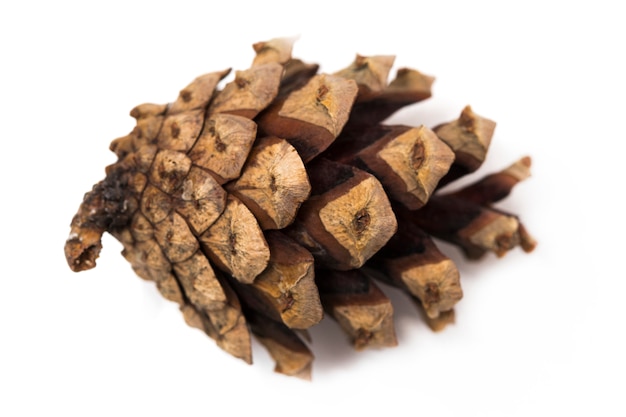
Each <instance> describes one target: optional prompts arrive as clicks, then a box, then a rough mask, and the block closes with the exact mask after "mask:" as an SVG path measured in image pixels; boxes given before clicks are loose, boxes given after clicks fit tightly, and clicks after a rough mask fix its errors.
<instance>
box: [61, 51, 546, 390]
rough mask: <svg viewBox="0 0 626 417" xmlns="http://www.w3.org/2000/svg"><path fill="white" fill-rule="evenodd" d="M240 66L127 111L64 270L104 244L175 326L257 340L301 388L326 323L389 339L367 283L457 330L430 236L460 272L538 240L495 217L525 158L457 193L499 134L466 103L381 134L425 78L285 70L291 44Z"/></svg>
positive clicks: (373, 69) (368, 70)
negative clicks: (446, 246)
mask: <svg viewBox="0 0 626 417" xmlns="http://www.w3.org/2000/svg"><path fill="white" fill-rule="evenodd" d="M254 50H255V52H256V56H255V57H254V59H253V62H252V65H251V67H250V68H248V69H244V70H241V71H235V73H234V78H233V79H232V81H230V82H227V83H225V84H224V85H223V86H222V85H221V83H222V81H223V80H224V78H225V77H227V76H228V74H229V73H230V70H222V71H217V72H213V73H208V74H206V75H202V76H200V77H198V78H196V79H195V80H194V81H192V82H191V83H190V84H189V85H188V86H186V87H185V88H184V89H182V90H181V91H180V93H179V95H178V97H177V99H176V100H175V101H174V102H172V103H170V104H163V105H159V104H142V105H139V106H137V107H135V108H134V109H132V110H131V113H130V114H131V116H132V117H133V118H135V119H136V121H137V125H136V127H135V128H134V129H133V130H132V132H130V133H129V134H128V135H126V136H124V137H120V138H118V139H115V140H114V141H113V142H112V143H111V146H110V149H111V150H112V151H113V152H114V153H115V154H116V155H117V156H118V161H117V162H116V163H114V164H112V165H110V166H109V167H107V168H106V177H105V178H104V179H103V180H102V181H100V182H99V183H97V184H96V185H95V186H94V187H93V189H92V190H91V191H90V192H88V193H87V194H86V195H85V197H84V200H83V202H82V204H81V205H80V207H79V209H78V212H77V214H76V215H75V216H74V218H73V220H72V223H71V231H70V236H69V238H68V239H67V241H66V244H65V255H66V258H67V262H68V264H69V266H70V268H71V269H72V270H74V271H83V270H87V269H91V268H93V267H95V266H96V259H97V257H98V254H99V252H100V250H101V247H102V245H101V242H100V239H101V236H102V234H103V233H105V232H109V233H110V234H112V235H113V236H114V237H116V238H117V239H118V240H119V241H120V242H121V243H122V245H123V248H124V249H123V252H122V253H123V255H124V257H125V258H126V259H127V260H128V261H129V263H130V264H131V267H132V268H133V270H134V271H135V272H136V274H137V275H138V276H140V277H141V278H143V279H146V280H150V281H154V282H155V284H156V286H157V288H158V289H159V291H160V292H161V294H162V295H163V297H165V298H166V299H168V300H170V301H173V302H175V303H178V304H179V306H180V309H181V312H182V313H183V316H184V319H185V321H186V322H187V323H188V324H189V325H190V326H192V327H196V328H199V329H201V330H202V331H204V332H205V333H206V334H207V335H209V336H210V337H211V338H213V339H215V341H216V343H217V345H218V346H220V347H221V348H222V349H224V350H226V351H227V352H229V353H231V354H232V355H233V356H235V357H238V358H241V359H243V360H244V361H246V362H251V361H252V351H251V344H250V336H251V335H254V336H255V337H257V338H258V339H259V341H260V343H261V344H262V345H263V346H265V347H266V348H267V349H268V351H269V353H270V355H271V356H272V357H273V358H274V360H275V361H276V368H275V370H276V371H277V372H281V373H284V374H286V375H293V376H298V377H301V378H307V379H308V378H310V372H311V364H312V361H313V353H312V351H311V350H310V349H309V347H307V342H308V341H309V340H308V339H307V337H304V338H302V336H303V334H304V333H303V332H306V329H307V328H310V327H311V326H314V325H315V324H317V323H318V322H319V321H320V320H321V319H322V316H323V312H324V311H326V313H327V314H328V315H329V316H330V317H331V318H332V319H334V320H336V321H337V323H338V325H339V326H340V328H341V329H342V330H343V331H344V332H345V333H346V336H347V339H348V340H350V341H351V343H352V344H353V345H354V347H355V348H356V349H364V348H382V347H389V346H395V345H396V343H397V340H396V334H395V330H394V324H393V307H392V305H391V301H390V299H389V298H387V297H386V296H385V294H384V292H383V291H382V290H381V289H380V288H379V287H378V286H376V284H375V282H374V280H376V279H378V280H381V281H383V282H385V283H387V284H390V285H393V286H396V287H398V288H400V289H401V290H402V291H404V292H405V293H406V295H407V296H408V297H410V298H411V299H412V300H414V301H415V302H416V304H417V307H418V309H419V311H420V314H422V316H423V317H424V319H425V320H426V322H427V323H428V325H429V326H430V327H431V328H433V329H434V330H441V329H442V328H443V327H444V326H446V325H447V324H449V323H452V322H453V321H454V317H455V315H454V309H453V307H454V305H455V304H456V303H457V302H459V300H460V299H461V297H462V294H463V293H462V290H461V285H460V280H459V271H458V269H457V267H456V266H455V265H454V263H453V262H452V261H451V260H450V258H449V257H447V256H446V255H445V254H444V253H443V252H441V251H440V250H439V249H438V248H437V245H436V242H435V241H434V240H433V239H432V237H437V238H441V239H445V240H448V241H450V242H452V243H454V244H457V245H458V246H459V247H460V248H461V249H462V250H463V251H464V253H465V254H466V255H467V256H468V257H471V258H476V257H479V256H482V255H484V254H485V253H486V252H489V251H491V252H494V253H495V254H496V255H498V256H502V255H504V254H505V253H506V252H507V251H508V250H510V249H512V248H513V247H514V246H518V245H519V246H521V247H522V249H524V250H525V251H531V250H532V249H533V248H534V247H535V245H536V242H535V241H534V239H533V238H532V237H531V236H530V234H529V233H528V232H527V230H526V228H525V227H524V226H523V225H522V224H521V223H520V221H519V219H518V218H517V216H514V215H512V214H508V213H505V212H503V211H501V210H498V209H496V208H494V207H493V204H494V203H496V202H497V201H499V200H501V199H502V198H504V197H506V196H507V195H508V194H509V193H510V192H511V189H512V188H513V186H514V185H516V184H517V183H519V182H520V181H522V180H523V179H525V178H527V177H528V176H529V167H530V158H522V159H521V160H520V161H518V162H517V163H515V164H513V165H511V166H510V167H509V168H506V169H504V170H503V171H501V172H498V173H495V174H492V175H489V176H486V177H484V178H483V179H482V180H479V181H477V182H475V183H474V184H470V185H468V186H466V187H464V188H461V189H460V190H457V191H455V192H454V193H448V194H443V193H441V192H439V191H438V189H439V188H440V187H442V186H443V185H445V184H447V183H449V182H451V181H453V180H455V179H457V178H459V177H461V176H463V175H464V174H466V173H469V172H474V171H476V170H477V169H478V168H479V167H480V165H481V164H482V162H483V161H484V159H485V157H486V154H487V150H488V147H489V144H490V142H491V139H492V135H493V131H494V127H495V123H494V122H492V121H491V120H489V119H487V118H484V117H482V116H479V115H477V114H476V113H474V112H473V110H472V109H471V108H470V107H469V106H468V107H466V108H465V109H464V110H463V112H462V113H461V116H460V117H459V119H457V120H454V121H450V122H447V123H444V124H441V125H439V126H437V127H435V128H434V129H432V130H431V129H429V128H428V127H427V126H425V125H423V124H420V123H417V124H416V125H415V126H404V125H384V124H382V122H383V121H384V119H386V118H387V117H388V116H390V115H391V114H393V113H394V112H395V111H396V110H398V109H400V108H402V107H403V106H406V105H409V104H413V103H417V102H419V101H421V100H424V99H426V98H428V97H430V95H431V90H430V88H431V85H432V83H433V81H434V78H432V77H430V76H427V75H424V74H421V73H420V72H418V71H416V70H412V69H407V68H402V69H400V70H398V72H397V76H396V78H395V79H394V80H393V81H391V82H390V83H388V80H387V77H388V75H389V72H390V70H391V68H392V67H393V62H394V57H393V56H371V57H366V56H360V55H357V57H356V59H355V61H354V62H353V63H352V64H350V65H349V66H348V67H346V68H345V69H342V70H339V71H336V72H335V73H333V74H318V68H319V67H318V65H316V64H308V63H305V62H303V61H301V60H299V59H294V58H292V57H291V50H292V40H289V39H274V40H271V41H268V42H259V43H257V44H255V45H254Z"/></svg>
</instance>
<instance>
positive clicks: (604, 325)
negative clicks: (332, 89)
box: [0, 0, 626, 416]
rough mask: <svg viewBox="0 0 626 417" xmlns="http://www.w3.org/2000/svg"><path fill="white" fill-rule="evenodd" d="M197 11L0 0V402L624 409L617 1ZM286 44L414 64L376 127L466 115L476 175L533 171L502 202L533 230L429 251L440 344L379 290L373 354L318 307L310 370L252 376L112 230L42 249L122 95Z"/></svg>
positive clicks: (291, 5) (281, 408)
mask: <svg viewBox="0 0 626 417" xmlns="http://www.w3.org/2000/svg"><path fill="white" fill-rule="evenodd" d="M210 3H213V2H195V3H194V2H189V1H168V2H160V1H152V2H141V3H140V2H133V1H124V2H117V1H110V2H106V3H105V2H101V3H99V4H101V5H99V6H94V5H92V4H96V3H91V2H75V3H73V2H69V1H62V0H58V1H52V2H43V1H40V2H37V1H34V2H27V1H24V2H19V4H20V5H19V6H17V5H12V6H8V5H7V4H10V3H9V2H3V4H2V6H0V48H1V49H0V62H1V63H0V99H1V101H0V118H1V119H0V120H1V122H2V123H1V125H0V126H1V130H0V132H2V133H1V138H0V140H1V141H2V148H1V151H0V155H1V162H0V192H1V194H0V195H1V196H2V197H1V201H2V204H1V206H0V214H1V216H0V222H1V223H0V233H1V235H0V236H1V239H2V240H1V241H0V242H1V243H0V245H1V251H0V257H1V258H0V259H2V267H3V268H2V272H0V277H1V278H0V279H1V285H0V338H1V342H0V415H2V416H26V415H29V416H46V415H64V416H113V415H150V416H165V415H224V414H230V415H244V414H245V415H259V414H261V415H264V414H266V413H267V414H269V415H293V416H296V415H304V416H308V415H341V414H344V415H360V416H363V415H367V416H368V415H424V416H426V415H428V416H554V415H568V414H571V413H573V412H579V413H580V414H581V415H602V416H618V415H619V416H621V415H624V413H626V405H625V404H624V401H625V400H624V399H623V395H624V391H625V388H626V381H625V375H626V361H625V359H624V352H625V351H626V343H625V342H624V339H623V336H624V329H625V326H624V319H626V313H625V309H624V304H625V303H624V301H623V299H624V290H625V289H626V283H625V281H626V274H625V273H624V269H623V268H624V262H623V258H624V255H623V252H624V250H623V249H624V243H623V237H624V232H625V231H626V230H625V227H624V220H623V219H624V217H623V203H622V201H623V198H620V195H621V194H622V190H623V184H622V180H623V179H624V173H623V170H622V169H623V168H622V166H623V153H622V152H623V148H624V141H625V139H626V137H625V134H624V122H623V121H624V117H625V116H624V115H625V110H626V106H625V105H624V100H625V97H626V88H625V83H624V74H625V73H626V66H625V65H624V63H623V61H622V59H623V55H624V49H625V48H624V40H625V39H626V31H625V29H624V22H623V18H622V16H623V13H622V12H620V11H618V10H617V9H616V7H617V6H614V5H616V4H618V2H612V1H602V0H598V1H571V2H559V1H545V0H544V1H525V2H518V3H511V2H495V1H494V2H488V1H471V2H462V1H449V2H447V1H431V2H428V3H426V2H408V1H407V2H399V1H390V0H388V1H383V2H376V3H373V2H372V3H368V2H365V1H361V2H356V1H355V2H351V3H350V4H349V5H348V3H347V2H339V1H332V2H327V1H319V0H318V1H311V2H302V3H299V2H294V1H290V2H278V1H269V0H265V1H258V2H244V1H232V2H219V3H213V4H210ZM13 4H18V2H13ZM408 4H411V6H410V9H406V7H407V6H406V5H408ZM293 35H299V37H300V38H299V40H298V41H297V43H296V44H295V47H294V55H295V56H297V57H301V58H303V59H305V60H306V61H309V62H318V63H321V64H322V70H324V71H329V72H333V71H336V70H338V69H341V68H343V67H345V66H347V65H348V64H349V63H350V62H351V61H352V59H353V58H354V55H355V54H356V53H360V54H364V55H368V54H391V55H396V56H397V59H396V67H401V66H408V67H413V68H416V69H418V70H420V71H422V72H424V73H427V74H431V75H433V76H435V77H436V79H437V80H436V82H435V85H434V88H433V91H434V96H433V98H432V99H430V100H428V101H426V102H423V103H421V104H418V105H416V106H413V107H411V108H408V109H406V110H403V111H402V112H400V114H398V115H397V116H396V117H395V119H394V120H395V121H396V122H398V123H405V124H412V125H418V124H421V123H424V124H427V125H429V126H432V125H435V124H437V123H439V122H442V121H447V120H451V119H454V118H456V117H457V116H458V114H459V112H460V111H461V109H462V108H463V106H465V105H466V104H471V105H472V107H473V108H474V110H475V111H476V112H477V113H479V114H481V115H484V116H486V117H489V118H492V119H494V120H495V121H496V122H497V123H498V127H497V128H496V134H495V137H494V140H493V142H492V148H491V150H490V153H489V156H488V161H487V162H486V164H485V166H484V169H482V170H481V171H480V173H481V174H484V173H486V172H490V171H493V170H497V169H500V168H502V167H505V166H507V165H508V164H509V163H511V162H513V161H514V160H516V159H518V158H519V157H521V156H524V155H531V156H532V158H533V169H532V172H533V175H532V177H531V178H530V179H529V180H527V181H526V182H524V183H522V184H520V185H519V186H518V187H516V189H515V191H514V193H513V194H512V195H511V196H510V197H509V198H508V199H507V200H506V201H504V202H503V203H502V204H501V207H503V208H505V209H507V210H511V211H514V212H516V213H519V214H520V215H521V218H522V221H523V222H524V223H525V224H526V225H527V227H528V228H529V230H530V231H531V232H532V233H533V234H534V235H535V236H536V238H537V239H538V241H539V246H538V248H537V250H536V251H535V252H534V253H532V254H530V255H527V254H524V253H522V252H521V251H520V250H516V251H513V252H512V253H510V254H509V255H507V256H506V257H505V258H503V259H496V258H495V257H493V256H490V257H488V258H487V259H485V260H484V261H481V262H479V263H468V262H466V261H464V260H463V259H462V258H461V257H460V256H459V254H458V252H457V251H456V250H454V249H451V248H450V247H448V246H445V247H444V249H445V250H446V251H448V252H449V254H450V255H451V256H452V257H453V258H454V259H455V260H456V261H458V264H459V267H460V269H461V273H462V284H463V288H464V291H465V297H464V299H463V300H462V301H461V302H460V304H459V305H458V308H457V323H456V324H455V325H454V326H452V327H450V328H448V329H447V330H445V331H444V332H443V333H438V334H435V333H432V332H431V331H430V330H428V328H427V327H426V326H425V325H424V324H423V323H422V321H421V319H420V318H419V317H418V315H417V314H416V310H415V308H414V307H413V305H411V303H410V302H409V301H408V300H407V299H406V298H404V297H403V296H402V295H401V294H399V293H398V292H396V291H390V292H389V294H390V296H391V297H392V298H393V300H394V304H395V307H396V322H397V325H396V326H397V333H398V338H399V346H398V347H396V348H392V349H386V350H382V351H366V352H359V353H357V352H353V351H352V349H351V348H350V346H349V345H348V344H347V342H346V340H345V338H344V336H343V334H342V333H341V332H340V331H339V330H338V328H337V326H336V325H335V323H333V322H332V321H330V320H324V321H323V322H322V323H321V324H320V325H319V326H316V327H315V328H313V329H312V331H311V333H312V336H313V339H314V343H313V347H312V348H313V352H314V353H315V355H316V361H315V365H314V370H313V381H312V382H305V381H301V380H298V379H293V378H288V377H285V376H282V375H279V374H275V373H273V372H272V370H273V363H272V361H271V359H270V358H269V355H268V354H267V353H266V352H265V351H264V350H263V348H262V347H261V346H260V345H258V344H256V343H255V345H254V346H253V348H254V361H255V363H254V365H252V366H248V365H246V364H244V363H243V362H241V361H239V360H236V359H233V358H231V357H230V356H228V355H227V354H225V353H223V352H222V351H221V350H219V348H217V346H216V345H215V344H214V342H213V341H212V340H210V339H209V338H207V337H206V336H205V335H204V334H202V333H201V332H199V331H197V330H194V329H191V328H189V327H187V326H186V325H185V324H184V322H183V319H182V316H181V315H180V313H179V312H178V310H177V308H176V306H175V305H174V304H173V303H171V302H168V301H165V300H163V299H162V298H161V297H160V295H159V294H158V292H157V291H156V290H155V288H154V287H153V285H152V284H150V283H146V282H144V281H142V280H140V279H139V278H137V277H135V276H134V275H133V273H132V271H131V269H130V267H129V266H128V264H127V263H126V262H125V261H124V259H123V258H122V257H121V256H120V254H119V252H120V250H121V246H120V245H119V244H118V243H117V242H116V241H115V240H113V239H112V238H110V237H108V236H106V237H105V239H104V242H103V243H104V249H103V251H102V254H101V257H100V258H99V261H98V267H97V268H96V269H95V270H92V271H89V272H83V273H80V274H75V273H73V272H71V271H70V270H69V268H68V267H67V265H66V263H65V259H64V255H63V245H64V241H65V238H66V236H67V233H68V232H69V222H70V220H71V218H72V216H73V215H74V213H75V211H76V209H77V207H78V204H79V203H80V201H81V199H82V195H83V193H84V192H86V191H88V190H89V189H90V187H91V185H92V184H93V183H95V182H97V181H98V180H100V179H101V177H102V176H103V175H104V166H105V165H107V164H109V163H112V162H113V161H114V157H113V154H112V153H111V152H109V151H108V144H109V142H110V141H111V140H112V139H114V138H116V137H118V136H123V135H125V134H126V133H127V132H128V131H130V130H131V129H132V126H133V120H132V119H131V118H130V117H129V116H128V111H129V110H130V109H131V108H132V107H133V106H135V105H136V104H139V103H142V102H156V103H165V102H168V101H172V100H174V99H175V98H176V96H177V94H178V91H179V90H180V89H181V88H182V87H184V86H185V85H186V84H187V83H188V82H190V81H191V80H192V79H193V78H194V77H196V76H197V75H200V74H202V73H205V72H210V71H215V70H221V69H224V68H228V67H232V68H234V69H245V68H247V66H248V65H249V63H250V62H251V60H252V58H253V51H252V48H251V44H252V43H254V42H257V41H261V40H267V39H270V38H273V37H280V36H293ZM393 73H395V69H394V70H393Z"/></svg>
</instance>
